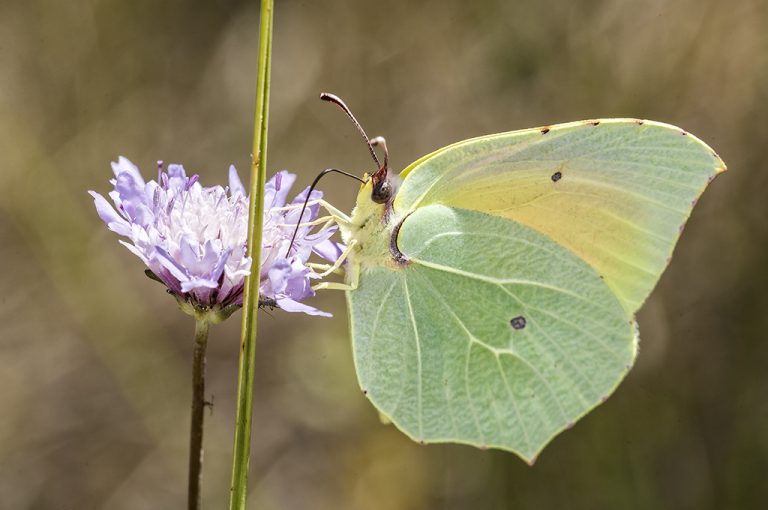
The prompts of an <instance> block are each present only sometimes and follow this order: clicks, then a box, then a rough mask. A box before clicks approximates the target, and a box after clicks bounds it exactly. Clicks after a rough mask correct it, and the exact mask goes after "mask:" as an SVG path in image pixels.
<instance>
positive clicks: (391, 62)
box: [0, 0, 768, 510]
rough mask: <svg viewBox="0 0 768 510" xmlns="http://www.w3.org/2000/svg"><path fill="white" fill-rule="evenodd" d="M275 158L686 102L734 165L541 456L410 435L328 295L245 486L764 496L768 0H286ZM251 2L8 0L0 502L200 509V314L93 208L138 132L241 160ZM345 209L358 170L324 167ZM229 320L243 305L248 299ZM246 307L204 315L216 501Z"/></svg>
mask: <svg viewBox="0 0 768 510" xmlns="http://www.w3.org/2000/svg"><path fill="white" fill-rule="evenodd" d="M276 8H277V10H276V17H275V41H274V51H275V54H274V68H273V101H272V126H271V131H270V149H269V161H270V168H272V169H273V170H278V169H281V168H287V169H290V170H291V171H294V172H297V173H298V174H299V182H300V183H303V184H302V185H304V184H308V183H309V182H310V180H311V178H312V177H313V176H314V175H315V173H316V172H317V171H318V170H320V169H322V168H325V167H328V166H337V167H340V168H345V169H348V170H351V171H358V172H362V171H363V170H367V169H370V167H371V165H370V162H369V161H368V159H367V155H366V151H365V148H364V146H363V145H362V144H361V142H360V140H359V139H358V137H357V134H356V133H355V131H354V129H353V128H352V126H351V125H350V124H349V123H348V121H347V120H346V119H345V118H344V117H343V115H341V114H340V112H338V111H336V110H335V109H333V108H332V107H330V106H329V105H326V104H323V103H321V102H320V101H319V100H317V94H318V93H319V92H320V91H324V90H325V91H331V92H334V93H336V94H339V95H341V96H342V97H343V98H345V99H346V100H347V102H348V103H349V104H350V106H351V107H352V108H353V109H354V111H355V112H356V114H357V116H358V118H359V119H360V120H361V121H362V122H363V124H364V125H365V126H366V129H367V130H368V131H369V133H370V134H371V135H377V134H382V135H385V136H386V137H387V141H388V144H389V147H390V150H391V153H392V160H393V167H395V168H402V167H403V166H405V165H406V164H407V163H409V162H410V161H412V160H414V159H416V158H417V157H419V156H421V155H423V154H426V153H427V152H429V151H431V150H434V149H436V148H439V147H441V146H444V145H447V144H449V143H451V142H454V141H457V140H460V139H463V138H467V137H470V136H477V135H480V134H485V133H492V132H498V131H506V130H511V129H517V128H524V127H530V126H534V125H543V124H551V123H555V122H560V121H567V120H576V119H581V118H594V117H610V116H632V117H641V118H651V119H655V120H661V121H665V122H670V123H673V124H677V125H680V126H682V127H684V128H685V129H687V130H689V131H691V132H692V133H695V134H696V135H698V136H700V137H701V138H703V139H704V140H705V141H707V142H708V143H709V144H711V145H712V146H713V147H714V148H716V149H717V151H718V152H719V153H720V155H721V156H722V157H723V158H724V159H725V161H726V162H727V163H728V165H729V168H730V172H729V173H727V174H725V175H724V176H721V177H719V178H718V179H717V180H716V181H715V182H714V183H713V184H712V186H711V187H710V189H709V190H708V191H707V192H706V193H705V194H704V196H703V198H702V200H701V201H700V203H699V205H698V207H697V208H696V210H695V211H694V214H693V217H692V219H691V221H690V223H689V225H688V227H687V229H686V232H685V234H684V236H683V238H682V240H681V242H680V244H679V245H678V248H677V251H676V254H675V257H674V259H673V262H672V265H671V267H670V268H669V270H668V271H667V272H666V274H665V275H664V277H663V278H662V280H661V283H660V284H659V286H658V288H657V289H656V291H655V292H654V294H653V295H652V297H651V299H650V300H649V301H648V302H647V304H646V305H645V307H644V308H643V310H642V311H641V313H640V325H641V330H642V333H643V335H642V343H641V352H640V357H639V362H638V364H637V366H636V367H635V368H634V369H633V371H632V372H631V373H630V375H629V377H628V378H627V380H626V381H625V382H624V383H623V385H622V386H621V387H620V388H619V390H618V391H617V392H616V394H615V395H614V396H613V397H612V398H611V399H610V400H609V401H608V402H607V403H606V404H604V405H603V406H601V407H599V408H598V409H597V410H596V411H594V412H593V413H591V414H590V415H589V416H588V417H587V418H585V419H584V420H583V421H582V422H580V423H579V424H577V426H576V427H574V428H573V429H572V430H570V431H568V432H566V433H564V434H563V435H562V436H561V437H559V438H557V439H556V440H555V441H554V443H552V444H551V445H550V446H549V447H548V448H547V449H546V450H545V451H544V453H543V454H542V456H541V457H540V459H539V461H538V462H537V464H536V465H535V466H534V467H533V468H529V467H528V466H526V465H525V464H524V463H522V462H521V461H520V460H518V459H517V458H516V457H514V456H512V455H509V454H504V453H500V452H481V451H477V450H473V449H471V448H467V447H460V446H428V447H420V446H418V445H416V444H413V443H411V442H410V441H409V440H407V439H406V438H405V437H404V436H402V435H401V434H399V433H398V432H397V431H396V430H394V429H393V428H392V427H387V426H383V425H381V424H380V423H379V422H378V419H377V416H376V413H375V412H374V410H373V409H372V407H371V406H370V405H368V403H367V402H366V401H365V400H364V399H363V397H362V396H361V395H360V394H359V391H358V389H357V383H356V380H355V376H354V372H353V369H352V360H351V354H350V347H349V339H348V336H347V330H346V322H345V319H344V317H345V311H344V302H343V298H342V296H341V295H340V294H334V293H326V294H325V295H322V296H319V297H318V298H316V300H315V301H314V303H315V304H316V305H318V306H320V307H323V308H325V309H328V310H331V311H333V312H334V314H335V316H336V317H335V318H334V319H330V320H329V319H319V318H312V317H304V316H296V315H290V316H289V315H288V314H285V313H280V312H279V311H277V312H275V313H274V314H273V316H266V315H265V316H264V317H263V318H262V320H261V326H262V330H261V334H260V343H259V346H258V353H257V357H258V360H257V364H258V368H257V376H256V399H257V400H256V404H255V410H256V415H255V429H254V457H253V461H252V480H253V491H252V495H251V502H252V504H251V508H263V509H305V508H312V509H324V508H329V509H330V508H333V509H425V508H441V509H464V508H515V509H541V508H574V509H580V508H589V509H600V508H622V509H646V508H654V509H657V508H675V509H688V508H690V509H704V508H718V509H719V508H764V507H765V506H766V504H768V485H766V482H765V473H766V472H767V471H768V398H767V397H768V370H767V369H766V367H767V366H768V313H766V311H765V310H766V308H767V307H768V297H767V294H766V288H768V269H766V267H767V265H766V260H768V257H767V255H768V199H767V198H766V197H767V196H768V191H766V190H767V187H768V172H767V171H766V163H765V162H766V160H767V159H768V144H767V143H766V141H768V123H766V121H765V119H766V117H767V116H768V92H766V91H768V62H767V61H766V60H767V59H768V31H766V26H768V5H767V4H766V3H765V2H764V1H761V0H742V1H735V2H720V1H717V0H681V1H677V2H668V1H666V0H646V1H643V2H628V1H622V0H592V1H575V2H555V1H523V2H503V1H482V2H463V1H460V0H443V1H438V0H425V1H421V2H407V1H397V2H370V1H359V2H342V1H340V0H334V1H328V2H309V1H305V2H301V1H289V0H278V2H277V6H276ZM257 32H258V5H257V2H256V1H250V2H245V1H222V0H220V1H210V2H182V1H180V0H173V1H166V2H152V1H148V0H141V1H134V2H120V1H117V0H81V1H76V2H51V1H48V2H45V1H26V2H21V1H18V2H14V1H8V0H5V1H3V2H0V183H1V184H2V193H1V194H0V261H1V262H2V268H3V269H2V272H1V273H0V286H1V287H0V288H1V289H2V291H1V292H0V362H1V364H0V508H2V509H12V510H15V509H91V508H94V509H96V508H110V509H169V508H180V507H182V506H183V501H184V498H185V484H186V481H185V476H186V456H187V429H188V414H189V411H188V401H189V392H190V388H189V381H188V379H189V378H190V374H189V371H190V366H189V365H190V363H191V341H192V331H193V326H192V323H191V321H190V320H189V319H188V318H187V317H186V316H184V315H182V314H180V313H178V311H177V310H176V308H175V304H174V302H173V301H172V300H171V299H170V298H168V297H167V296H166V295H165V294H164V293H163V292H162V290H161V288H160V287H158V286H157V284H155V283H154V282H151V281H150V280H148V279H146V278H144V276H143V275H142V274H141V270H142V267H141V264H140V262H139V261H138V260H137V259H136V258H135V257H134V256H133V255H131V254H130V253H129V252H128V251H127V250H125V249H124V248H122V247H120V246H119V245H118V244H117V240H116V238H115V236H114V234H112V233H110V232H107V231H106V229H105V228H104V227H103V225H102V224H101V222H100V221H99V219H98V217H97V216H96V213H95V211H94V208H93V205H92V201H91V200H90V197H88V195H87V194H86V192H85V191H86V190H87V189H96V190H98V191H101V192H105V191H107V189H108V184H107V179H108V178H109V175H110V171H109V162H110V161H111V160H113V159H115V158H116V157H117V155H120V154H122V155H125V156H128V157H129V158H131V159H132V160H134V161H135V162H136V163H138V164H139V165H140V166H141V167H142V168H143V170H144V172H145V175H146V176H150V175H152V174H153V168H154V161H155V160H157V159H164V160H166V161H170V162H180V163H183V164H185V166H186V167H187V169H188V170H193V171H195V172H198V173H200V174H201V180H202V181H203V183H208V184H213V183H218V182H224V177H225V172H226V169H227V166H228V165H229V163H230V162H234V163H235V164H236V165H237V166H238V167H239V168H240V169H241V173H243V174H245V170H246V168H247V161H248V154H249V150H250V138H251V120H252V102H253V90H252V89H253V82H254V71H255V54H256V47H257V37H258V34H257ZM324 189H325V191H326V193H327V196H328V197H330V199H331V201H332V202H334V203H335V204H337V205H339V206H340V207H342V208H343V209H349V208H351V206H352V201H353V199H354V196H355V189H356V186H355V184H354V183H353V182H347V181H344V180H341V179H336V180H333V178H329V179H328V180H326V181H325V183H324ZM236 317H239V315H238V316H236ZM238 329H239V320H238V319H237V318H235V319H233V320H231V321H229V323H227V324H224V325H222V326H218V327H215V328H214V329H213V331H212V338H211V345H210V356H209V370H208V381H209V382H208V384H209V389H210V391H211V392H212V393H213V394H214V395H215V409H214V412H213V414H212V416H211V417H210V418H208V421H207V430H206V458H205V462H206V465H205V477H204V504H205V507H206V508H224V507H225V502H226V500H227V491H228V483H229V470H230V464H229V463H230V459H229V455H230V452H231V444H232V421H233V410H234V404H233V398H234V393H235V368H236V363H237V360H236V356H237V342H238Z"/></svg>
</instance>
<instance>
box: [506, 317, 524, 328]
mask: <svg viewBox="0 0 768 510" xmlns="http://www.w3.org/2000/svg"><path fill="white" fill-rule="evenodd" d="M509 323H510V324H511V325H512V328H513V329H517V330H520V329H523V328H524V327H525V317H523V316H522V315H518V316H517V317H515V318H513V319H512V320H511V321H509Z"/></svg>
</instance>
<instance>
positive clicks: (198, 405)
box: [187, 313, 209, 510]
mask: <svg viewBox="0 0 768 510" xmlns="http://www.w3.org/2000/svg"><path fill="white" fill-rule="evenodd" d="M208 326H209V322H208V317H207V316H206V315H205V314H202V313H197V314H195V348H194V349H195V350H194V355H193V362H192V424H191V426H190V432H189V487H188V491H187V508H189V510H200V502H201V490H200V487H201V483H202V478H203V420H204V417H205V414H204V412H205V406H206V401H205V350H206V347H207V346H208Z"/></svg>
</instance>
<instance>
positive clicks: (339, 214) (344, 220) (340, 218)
mask: <svg viewBox="0 0 768 510" xmlns="http://www.w3.org/2000/svg"><path fill="white" fill-rule="evenodd" d="M315 204H318V205H320V207H322V208H323V209H325V210H326V211H328V212H329V213H330V217H331V218H333V220H334V221H335V222H336V223H338V224H344V225H350V223H351V221H352V220H351V219H350V218H349V216H347V214H346V213H344V212H343V211H341V210H339V209H337V208H336V207H334V206H332V205H331V204H329V203H328V202H326V201H325V200H322V199H320V200H310V201H309V202H307V206H310V205H315ZM303 205H304V204H303V203H299V204H291V205H285V206H283V207H274V208H272V210H273V211H290V210H291V209H299V208H301V207H302V206H303Z"/></svg>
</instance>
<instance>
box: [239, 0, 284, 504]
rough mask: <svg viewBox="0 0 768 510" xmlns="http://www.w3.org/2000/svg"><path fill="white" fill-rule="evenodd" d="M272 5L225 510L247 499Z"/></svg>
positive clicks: (263, 24) (265, 13)
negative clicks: (249, 270) (229, 481)
mask: <svg viewBox="0 0 768 510" xmlns="http://www.w3.org/2000/svg"><path fill="white" fill-rule="evenodd" d="M273 9H274V5H273V0H262V2H261V16H260V18H261V19H260V27H259V64H258V66H259V67H258V74H257V79H256V115H255V119H254V131H253V155H252V160H251V181H250V197H251V202H250V208H249V217H248V253H249V254H250V256H251V257H252V259H253V262H252V264H251V276H250V277H248V278H246V279H245V293H244V296H243V326H242V331H241V335H240V362H239V366H238V379H237V414H236V417H235V445H234V448H233V452H232V485H231V487H230V500H229V508H230V510H245V502H246V497H247V495H248V465H249V461H250V451H251V415H252V413H253V375H254V373H253V371H254V363H255V361H256V351H255V348H256V320H257V317H258V302H259V268H260V267H261V260H260V259H261V235H262V226H263V223H264V222H263V217H264V182H265V181H266V175H267V124H268V122H267V121H268V118H269V77H270V62H271V59H272V15H273Z"/></svg>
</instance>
